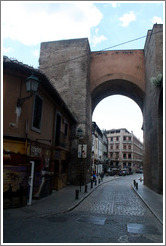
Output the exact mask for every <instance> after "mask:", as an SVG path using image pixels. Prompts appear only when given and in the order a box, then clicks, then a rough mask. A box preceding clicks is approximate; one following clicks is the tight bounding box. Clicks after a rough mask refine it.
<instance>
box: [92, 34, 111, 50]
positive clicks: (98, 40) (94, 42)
mask: <svg viewBox="0 0 166 246" xmlns="http://www.w3.org/2000/svg"><path fill="white" fill-rule="evenodd" d="M104 40H107V38H106V37H105V36H104V35H100V36H93V37H92V38H91V42H92V45H93V47H95V46H96V45H97V44H100V43H101V42H102V41H104Z"/></svg>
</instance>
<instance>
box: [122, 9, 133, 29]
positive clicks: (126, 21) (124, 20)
mask: <svg viewBox="0 0 166 246" xmlns="http://www.w3.org/2000/svg"><path fill="white" fill-rule="evenodd" d="M119 20H120V21H121V22H122V26H124V27H127V26H128V25H129V23H130V22H132V21H135V20H136V16H135V14H134V12H133V11H130V12H129V13H127V14H124V15H123V16H122V17H120V18H119Z"/></svg>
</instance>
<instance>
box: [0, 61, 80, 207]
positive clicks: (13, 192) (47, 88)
mask: <svg viewBox="0 0 166 246" xmlns="http://www.w3.org/2000/svg"><path fill="white" fill-rule="evenodd" d="M31 75H32V76H35V78H37V79H38V81H39V86H38V90H37V92H36V93H34V94H30V93H29V92H27V90H26V86H25V81H26V78H27V77H29V76H31ZM18 99H19V100H18ZM20 102H21V103H20ZM75 124H76V120H75V118H74V117H73V115H72V113H71V112H70V111H69V109H68V108H67V106H66V104H65V103H64V101H63V100H62V99H61V97H60V96H59V94H58V92H57V91H56V90H55V88H54V87H53V86H52V85H51V83H50V82H49V80H48V79H47V77H46V76H45V75H44V74H43V73H41V72H40V71H39V70H38V69H34V68H33V67H29V66H27V65H25V64H22V63H20V62H18V61H16V60H10V59H9V58H7V57H4V60H3V153H4V154H3V157H4V166H3V168H4V185H3V191H4V208H5V207H6V208H7V207H18V206H24V205H26V203H27V199H28V196H29V176H30V175H31V164H30V163H31V162H32V161H33V162H34V177H33V198H36V199H38V198H42V197H45V196H47V195H49V194H51V193H52V190H54V189H55V190H59V189H61V188H63V187H65V186H66V185H67V182H68V179H69V173H70V148H71V129H72V127H73V126H74V125H75Z"/></svg>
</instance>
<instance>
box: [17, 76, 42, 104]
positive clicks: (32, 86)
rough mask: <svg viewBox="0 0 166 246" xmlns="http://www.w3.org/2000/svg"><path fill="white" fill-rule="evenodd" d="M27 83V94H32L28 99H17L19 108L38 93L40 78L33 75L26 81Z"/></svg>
mask: <svg viewBox="0 0 166 246" xmlns="http://www.w3.org/2000/svg"><path fill="white" fill-rule="evenodd" d="M25 83H26V90H27V92H30V93H31V94H30V95H29V96H27V97H23V98H18V99H17V107H22V105H23V103H24V102H25V100H27V99H29V98H30V97H32V96H33V94H34V93H36V92H37V89H38V85H39V79H38V77H36V76H34V75H31V76H29V77H28V78H27V79H26V80H25Z"/></svg>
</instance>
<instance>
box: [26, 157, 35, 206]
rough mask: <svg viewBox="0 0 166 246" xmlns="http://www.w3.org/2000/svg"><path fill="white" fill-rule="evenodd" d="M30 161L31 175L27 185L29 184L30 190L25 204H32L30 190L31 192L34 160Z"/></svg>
mask: <svg viewBox="0 0 166 246" xmlns="http://www.w3.org/2000/svg"><path fill="white" fill-rule="evenodd" d="M30 163H31V176H30V177H29V182H28V183H29V186H30V191H29V201H28V203H27V205H31V204H32V192H33V177H34V167H35V162H34V161H30Z"/></svg>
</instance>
